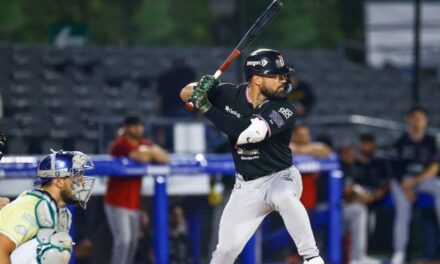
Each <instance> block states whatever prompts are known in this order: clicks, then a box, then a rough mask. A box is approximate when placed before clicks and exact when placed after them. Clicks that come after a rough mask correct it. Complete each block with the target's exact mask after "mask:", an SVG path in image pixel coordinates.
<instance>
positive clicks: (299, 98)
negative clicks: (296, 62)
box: [288, 74, 316, 117]
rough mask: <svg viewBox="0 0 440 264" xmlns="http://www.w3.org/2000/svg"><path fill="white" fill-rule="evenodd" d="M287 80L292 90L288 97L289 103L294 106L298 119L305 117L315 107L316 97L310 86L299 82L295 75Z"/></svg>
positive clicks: (291, 75) (301, 81)
mask: <svg viewBox="0 0 440 264" xmlns="http://www.w3.org/2000/svg"><path fill="white" fill-rule="evenodd" d="M289 78H290V82H291V84H292V86H293V90H292V92H291V93H290V94H289V96H288V98H289V101H291V102H293V103H294V104H295V108H296V112H297V113H298V117H305V116H307V115H308V114H309V113H310V111H311V110H312V109H313V106H314V105H315V101H316V97H315V94H314V93H313V89H312V87H311V86H310V84H308V83H307V82H305V81H303V80H300V79H299V78H298V76H296V75H295V74H290V75H289Z"/></svg>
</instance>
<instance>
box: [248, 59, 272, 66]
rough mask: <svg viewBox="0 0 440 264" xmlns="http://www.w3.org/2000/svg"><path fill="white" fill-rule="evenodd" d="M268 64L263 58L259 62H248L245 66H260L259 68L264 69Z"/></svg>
mask: <svg viewBox="0 0 440 264" xmlns="http://www.w3.org/2000/svg"><path fill="white" fill-rule="evenodd" d="M268 63H269V62H268V61H267V60H266V59H265V58H263V59H261V60H259V61H248V62H246V66H252V67H255V66H257V65H261V67H264V66H266V65H267V64H268Z"/></svg>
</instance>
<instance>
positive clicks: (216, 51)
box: [0, 43, 440, 154]
mask: <svg viewBox="0 0 440 264" xmlns="http://www.w3.org/2000/svg"><path fill="white" fill-rule="evenodd" d="M229 51H230V49H229V48H151V49H141V48H132V49H123V48H114V47H101V48H98V47H85V48H67V49H57V48H55V47H52V46H46V45H24V44H9V43H2V44H0V94H1V96H2V99H3V106H4V112H5V116H4V118H3V119H1V120H0V129H1V130H2V131H4V132H5V133H6V134H7V135H8V138H9V144H8V146H9V147H8V153H14V154H22V153H41V152H47V148H48V147H49V146H50V147H52V148H58V147H59V148H66V149H68V148H69V149H70V148H76V149H79V150H84V151H86V152H90V153H96V152H97V151H98V147H97V144H98V138H99V131H98V124H97V120H99V119H100V118H106V117H121V116H124V115H125V114H126V113H128V112H132V113H138V114H141V115H143V116H157V107H158V106H157V103H158V100H157V91H156V89H157V88H156V79H157V76H158V75H159V74H160V73H161V72H162V71H163V70H165V69H168V68H169V67H170V66H171V65H170V64H171V61H172V59H173V58H175V57H183V58H185V59H186V60H187V61H188V62H189V64H190V65H191V66H193V67H194V68H195V70H196V72H197V73H198V74H199V75H200V76H201V75H202V74H209V73H212V72H214V71H215V70H216V68H217V67H218V65H219V64H220V63H221V62H223V60H224V58H225V57H226V56H227V55H228V53H229ZM284 54H285V57H286V61H287V62H288V63H289V64H291V65H293V66H294V68H296V70H297V73H298V74H299V76H300V77H301V78H302V79H304V80H306V81H308V82H309V83H311V85H312V86H313V88H314V91H315V93H316V95H317V103H316V106H315V108H314V109H313V111H312V112H311V115H312V116H329V115H347V114H360V115H366V116H372V117H381V118H387V119H391V120H397V121H402V120H403V117H404V113H405V111H406V110H407V109H408V108H409V107H410V105H411V100H410V98H411V86H410V81H409V80H407V79H405V78H404V77H402V75H401V74H400V73H399V72H398V71H397V70H390V69H385V70H377V69H371V68H368V67H366V66H361V65H357V64H354V63H351V62H349V61H347V60H345V59H344V58H343V57H341V56H340V55H339V54H337V53H336V52H334V51H327V50H312V51H298V50H292V51H286V50H284ZM235 66H237V65H235ZM236 69H237V67H234V65H233V66H232V67H231V69H230V70H228V71H226V73H225V74H224V76H223V77H222V80H223V81H231V82H237V81H241V80H240V79H239V76H240V74H239V73H237V70H236ZM176 96H178V95H176ZM439 98H440V89H439V83H438V81H436V80H426V81H425V80H422V89H421V99H422V102H423V103H424V104H425V106H426V107H428V109H429V110H431V112H432V113H433V114H434V115H433V117H432V119H431V120H432V122H431V123H432V124H433V125H435V126H440V118H439V116H438V114H437V113H440V111H439V110H440V104H439V103H438V101H439V100H438V99H439ZM330 134H331V133H330Z"/></svg>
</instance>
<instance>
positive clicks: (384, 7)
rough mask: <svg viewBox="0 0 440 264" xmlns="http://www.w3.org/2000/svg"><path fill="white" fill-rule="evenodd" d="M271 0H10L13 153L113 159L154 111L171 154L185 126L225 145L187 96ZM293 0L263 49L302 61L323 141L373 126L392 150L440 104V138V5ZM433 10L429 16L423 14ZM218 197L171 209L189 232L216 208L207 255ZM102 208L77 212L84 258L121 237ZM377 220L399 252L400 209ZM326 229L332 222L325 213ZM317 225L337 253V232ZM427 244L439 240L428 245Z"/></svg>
mask: <svg viewBox="0 0 440 264" xmlns="http://www.w3.org/2000/svg"><path fill="white" fill-rule="evenodd" d="M269 2H270V1H263V0H258V1H251V0H222V1H218V0H210V1H206V0H191V1H184V0H162V1H148V0H125V1H121V0H108V1H104V0H87V1H86V0H80V1H56V0H35V1H24V0H15V1H10V0H0V6H1V8H0V41H1V42H0V98H1V100H0V102H1V104H0V130H1V131H3V132H4V133H5V134H6V135H7V138H8V143H7V145H6V149H5V151H4V152H5V154H6V155H20V154H43V153H47V152H48V150H49V149H50V148H53V149H65V150H70V149H75V150H80V151H83V152H85V153H87V154H103V153H108V150H109V146H110V143H111V141H112V140H113V139H114V138H115V136H116V135H117V131H118V128H119V127H120V125H121V122H122V120H123V118H124V117H125V116H127V115H129V114H137V115H140V116H142V118H143V120H144V122H145V127H146V136H147V138H149V139H151V140H153V141H154V142H156V143H158V144H159V145H161V146H163V147H165V149H167V150H168V151H170V152H178V149H176V142H175V141H176V139H177V140H179V134H178V132H179V131H181V130H179V129H176V127H175V124H176V122H178V123H179V124H181V123H186V122H189V123H193V122H197V123H202V124H205V125H206V128H207V133H206V134H205V135H206V141H205V142H206V146H204V148H205V150H204V151H205V152H218V151H219V149H221V147H222V144H223V142H224V140H225V138H224V136H223V135H221V134H220V133H219V132H218V131H216V130H215V129H214V128H213V127H212V126H211V125H210V124H208V123H205V122H204V121H203V119H201V118H200V117H199V116H197V114H196V113H187V112H185V110H184V108H183V104H182V103H180V101H179V98H178V92H179V90H180V88H181V87H182V86H183V85H185V84H187V83H189V82H192V81H197V80H198V78H200V76H202V75H204V74H211V73H213V72H214V71H215V70H216V69H217V67H218V66H219V65H220V64H221V63H222V62H223V61H224V59H225V58H226V57H227V55H228V54H229V52H230V51H231V49H232V48H233V47H234V46H235V44H236V43H237V42H238V40H239V39H240V38H241V37H242V36H243V34H244V33H245V32H246V30H247V29H248V28H249V26H250V25H251V24H252V23H253V22H254V20H255V19H256V17H258V15H259V14H260V13H261V12H262V11H263V10H264V9H265V7H266V6H267V5H268V4H269ZM284 2H285V3H284V4H285V7H284V10H283V12H282V13H281V14H280V15H279V17H277V19H275V21H274V22H273V24H271V25H270V26H269V27H268V29H266V31H265V32H264V33H263V34H262V36H261V37H260V38H259V39H257V40H256V42H255V43H254V44H253V48H258V47H269V48H274V49H278V50H280V51H281V52H282V53H283V54H284V56H285V60H286V63H287V64H288V65H291V66H292V67H293V68H295V70H296V71H295V74H294V76H292V77H291V79H292V83H293V84H294V88H295V89H294V92H293V93H292V94H291V95H290V99H291V100H292V101H293V102H294V103H295V104H296V105H297V108H298V109H299V110H300V116H299V120H300V122H301V123H305V124H307V125H308V126H309V127H310V131H311V133H312V136H313V138H314V139H315V140H316V141H321V142H325V143H326V144H327V145H328V146H329V147H330V148H331V149H333V150H334V151H335V152H336V150H337V149H339V148H340V147H341V146H347V145H356V144H357V139H358V136H359V135H360V134H362V133H371V134H373V135H375V137H376V139H377V143H378V146H379V149H387V148H388V147H389V146H390V145H391V144H392V143H393V142H394V140H395V139H396V138H397V137H398V136H399V135H401V133H402V132H403V131H404V130H405V128H406V125H405V123H404V122H405V114H406V113H407V111H408V109H409V108H410V107H411V106H413V105H421V106H423V107H425V108H426V109H427V110H428V112H429V129H430V131H431V132H433V133H435V135H436V136H438V129H436V128H438V127H440V111H439V110H440V103H439V101H440V89H439V88H440V70H439V69H440V18H439V16H438V14H439V12H440V1H435V0H424V1H419V0H415V1H375V0H371V1H363V0H288V1H287V0H285V1H284ZM419 4H420V5H421V9H420V10H421V12H420V14H421V15H420V17H419V19H420V20H418V19H417V15H416V13H417V12H416V10H417V8H415V7H416V6H417V5H419ZM417 32H418V33H417ZM417 34H420V35H419V36H418V35H417ZM251 49H252V48H251ZM245 55H246V54H245ZM242 59H243V57H242V58H239V59H238V60H236V61H235V62H234V63H233V64H232V65H231V67H230V69H228V71H226V72H225V74H224V75H223V76H222V81H225V82H234V83H239V82H242V81H243V75H242ZM176 133H177V134H176ZM180 137H181V136H180ZM437 138H438V137H437ZM180 140H181V139H180ZM184 140H185V139H184ZM320 179H321V180H320V181H319V184H318V185H319V186H320V187H319V188H320V189H319V190H324V189H325V188H326V187H325V186H326V185H325V184H326V183H325V177H320ZM321 181H322V182H321ZM213 182H214V185H215V180H214V181H213ZM225 186H226V187H227V186H228V185H227V184H225ZM229 187H230V186H229ZM318 193H319V198H317V199H318V200H319V203H323V204H324V205H325V202H326V197H325V191H319V192H318ZM205 198H206V197H202V199H200V197H199V196H179V197H172V199H173V204H176V206H174V207H172V208H171V209H170V216H172V217H171V219H174V221H176V222H178V224H176V223H173V222H170V225H173V228H176V229H179V228H177V227H176V226H178V225H185V223H184V221H182V219H183V218H184V216H183V215H184V214H185V212H186V213H187V215H191V210H192V208H193V207H194V204H197V206H199V208H202V210H201V212H202V216H201V219H203V220H202V222H201V225H202V231H203V233H202V234H203V241H204V243H203V246H202V256H203V259H207V258H208V255H209V253H208V252H211V251H212V250H211V249H212V245H211V246H210V245H209V244H210V243H209V241H210V234H212V231H211V228H212V227H211V217H212V214H213V210H215V206H213V205H212V204H210V203H209V202H208V199H205ZM211 198H212V197H211ZM150 203H151V200H150V199H149V198H145V213H144V215H143V218H142V221H143V222H142V224H143V227H144V228H145V230H146V231H145V234H142V235H143V236H142V237H140V239H145V240H144V242H143V243H145V244H143V247H142V248H147V247H148V248H151V243H152V242H151V238H150V236H151V233H154V231H152V230H151V228H150V227H149V216H148V213H147V212H149V211H151V210H150V209H151V206H150ZM90 208H92V210H90V209H89V210H87V211H85V214H86V215H85V216H83V217H78V218H77V219H80V220H83V221H85V222H84V223H81V222H80V220H78V221H79V222H77V224H78V226H81V227H83V230H81V229H80V228H78V229H77V232H78V238H84V239H83V240H82V243H79V246H78V249H77V257H78V259H79V260H80V259H82V260H83V261H84V263H105V260H102V258H105V257H106V256H107V257H108V254H107V255H106V252H108V248H106V247H105V246H109V245H106V243H101V242H98V241H107V242H109V241H110V239H111V238H109V237H108V236H109V235H110V233H109V231H108V227H107V226H106V223H105V217H104V216H103V212H102V197H101V196H95V197H93V200H92V202H91V206H90ZM93 208H94V209H93ZM176 208H180V209H176ZM173 210H175V211H173ZM417 210H418V211H417V213H416V215H415V217H414V218H413V221H414V223H413V225H412V229H411V238H412V239H411V243H410V247H411V248H412V250H410V252H412V253H411V254H413V256H423V257H425V258H432V259H435V258H438V257H439V256H438V252H439V251H438V228H437V227H436V224H435V222H436V221H435V214H434V213H433V209H432V207H429V208H418V209H417ZM81 213H82V212H78V214H81ZM374 215H375V216H380V217H381V220H380V221H379V222H380V223H381V224H380V225H372V226H370V227H369V230H370V231H369V237H370V238H371V239H370V240H369V249H370V250H371V251H372V252H374V253H376V254H378V255H389V254H390V252H391V251H392V249H391V244H392V242H391V229H392V218H393V210H392V208H391V207H390V206H380V207H378V209H377V210H376V211H375V214H374ZM269 218H270V220H271V221H270V222H269V223H266V225H265V227H264V228H266V229H264V230H266V231H267V230H272V229H275V228H276V227H279V226H281V225H282V224H281V222H280V221H281V219H280V218H278V216H270V217H269ZM372 218H373V216H371V219H372ZM317 219H319V217H318V218H317ZM422 221H425V222H422ZM312 223H315V224H316V225H317V226H316V227H318V226H320V224H319V221H318V222H313V219H312ZM271 225H273V226H271ZM373 227H377V228H373ZM420 227H422V229H423V230H422V232H420ZM170 228H171V227H170ZM183 229H184V228H183ZM433 230H434V231H433ZM81 232H82V233H81ZM317 232H318V233H317V238H318V241H319V243H322V244H323V245H322V246H321V247H322V248H323V251H324V252H325V250H326V249H325V231H322V234H320V233H319V232H321V231H320V229H319V228H318V229H317ZM436 232H437V233H436ZM433 234H437V236H435V235H433ZM82 236H83V237H82ZM103 237H104V238H106V239H107V240H102V238H103ZM266 237H267V236H266ZM433 237H434V238H433ZM435 237H437V240H436V239H435ZM175 241H176V243H175V244H173V245H174V246H175V249H174V250H176V251H179V245H183V246H182V247H183V248H184V249H185V248H187V247H190V246H189V244H188V243H190V242H189V241H188V240H187V238H184V237H179V236H177V237H176V238H175ZM421 241H431V242H432V243H430V245H431V246H429V247H424V248H422V247H421V246H420V245H421V243H420V242H421ZM80 242H81V241H80ZM109 243H110V242H109ZM266 243H269V244H267V245H270V243H271V242H270V240H269V242H266ZM91 245H94V246H93V247H92V246H91ZM185 245H186V246H185ZM182 247H181V248H182ZM267 248H269V247H267ZM280 252H282V254H280ZM81 254H83V255H81ZM140 254H147V256H139V258H140V259H144V260H143V261H144V262H142V261H141V262H140V263H149V262H148V261H151V258H153V259H154V257H153V256H151V252H150V251H142V252H141V253H140ZM148 254H150V255H148ZM263 254H264V255H265V256H266V257H265V258H266V259H269V260H273V261H285V260H286V259H287V258H288V256H290V255H291V249H290V247H289V246H287V247H284V248H283V247H281V248H276V249H272V248H270V249H268V250H267V251H264V253H263ZM324 254H325V253H324ZM185 256H186V255H185ZM413 256H410V257H413ZM100 258H101V259H100ZM145 259H146V260H145ZM289 261H292V263H293V261H296V260H289ZM173 263H174V262H173ZM175 263H191V259H185V260H181V262H175Z"/></svg>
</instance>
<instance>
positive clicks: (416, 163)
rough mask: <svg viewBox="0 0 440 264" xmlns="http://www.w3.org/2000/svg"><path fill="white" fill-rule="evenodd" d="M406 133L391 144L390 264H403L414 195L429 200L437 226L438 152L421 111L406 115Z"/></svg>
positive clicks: (439, 208)
mask: <svg viewBox="0 0 440 264" xmlns="http://www.w3.org/2000/svg"><path fill="white" fill-rule="evenodd" d="M407 124H408V131H407V132H405V133H404V134H403V135H402V136H401V137H400V138H399V139H398V140H397V141H396V142H395V144H394V146H393V155H394V159H395V166H394V170H395V171H394V175H395V176H396V179H394V180H393V181H392V182H391V193H392V196H393V200H394V203H395V217H394V236H393V239H394V245H393V246H394V254H393V257H392V259H391V263H392V264H403V263H404V262H405V259H406V248H407V245H408V240H409V225H410V221H411V213H412V204H413V203H414V202H415V200H416V193H417V192H423V193H428V194H430V195H432V196H433V198H434V203H435V212H436V215H437V221H439V226H440V180H439V179H436V176H437V175H438V173H439V152H438V149H437V144H436V140H435V138H434V137H433V136H431V135H428V134H427V132H426V128H427V125H428V113H427V111H426V110H425V109H424V108H422V107H418V106H416V107H413V108H411V109H410V110H409V111H408V114H407Z"/></svg>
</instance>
